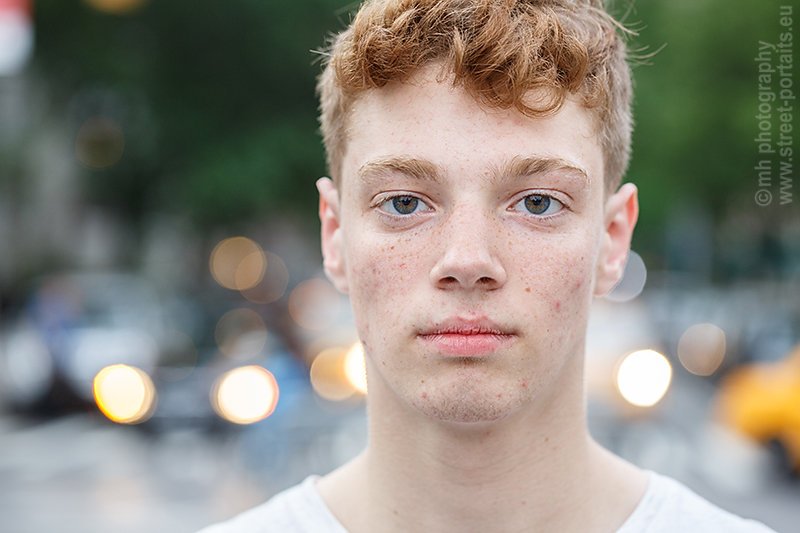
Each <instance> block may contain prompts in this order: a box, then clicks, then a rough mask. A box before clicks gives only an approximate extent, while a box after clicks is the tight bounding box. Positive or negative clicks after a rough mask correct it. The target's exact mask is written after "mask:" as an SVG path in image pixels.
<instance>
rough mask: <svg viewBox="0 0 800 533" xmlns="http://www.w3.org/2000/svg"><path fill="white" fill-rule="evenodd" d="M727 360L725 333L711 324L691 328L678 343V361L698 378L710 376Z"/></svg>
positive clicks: (696, 325)
mask: <svg viewBox="0 0 800 533" xmlns="http://www.w3.org/2000/svg"><path fill="white" fill-rule="evenodd" d="M724 358H725V332H724V331H722V329H720V328H719V327H718V326H715V325H714V324H710V323H703V324H695V325H693V326H691V327H689V328H688V329H687V330H686V331H685V332H684V333H683V335H681V338H680V340H679V341H678V359H679V360H680V362H681V364H682V365H683V367H684V368H685V369H686V370H688V371H689V372H691V373H692V374H697V375H698V376H710V375H711V374H713V373H714V372H716V371H717V369H718V368H719V366H720V365H721V364H722V360H723V359H724Z"/></svg>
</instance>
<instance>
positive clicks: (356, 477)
mask: <svg viewBox="0 0 800 533" xmlns="http://www.w3.org/2000/svg"><path fill="white" fill-rule="evenodd" d="M575 364H577V365H580V367H579V368H578V369H577V372H578V373H579V374H580V368H582V361H577V360H576V361H575ZM565 370H568V369H565ZM573 370H574V369H573ZM564 374H565V377H564V379H563V380H556V382H554V383H553V387H551V388H552V391H553V392H549V391H542V392H541V394H540V395H539V396H538V397H537V401H536V402H535V404H534V405H527V406H525V407H523V408H520V409H519V410H517V411H515V412H513V413H510V414H508V415H507V416H506V417H505V418H504V419H502V420H499V421H492V422H477V423H451V422H442V421H439V420H431V419H430V418H429V417H427V416H425V415H423V414H421V413H419V412H418V411H416V409H415V408H413V407H410V406H408V405H406V404H399V403H398V401H397V399H396V396H395V395H393V394H392V393H391V391H388V390H381V389H382V388H381V387H380V386H378V387H374V388H371V389H370V394H369V403H368V409H369V412H370V414H371V416H370V444H369V446H368V448H367V450H366V451H365V452H364V453H363V454H362V455H361V456H359V457H358V458H357V459H356V460H355V461H353V462H352V463H351V464H349V465H347V466H346V467H344V468H343V469H342V470H341V471H339V472H337V473H335V474H334V476H333V478H334V479H335V478H336V477H337V476H338V477H339V478H340V479H341V480H344V484H341V485H339V487H340V488H342V487H343V486H347V487H348V488H349V489H350V490H354V491H355V492H360V493H361V496H362V497H361V498H360V499H359V503H358V507H357V508H356V507H354V506H353V505H352V502H347V501H346V500H344V499H339V498H337V497H336V496H335V495H333V491H330V490H329V491H327V494H326V490H325V484H323V485H322V486H321V488H320V490H321V492H322V493H323V497H325V498H326V500H328V501H329V504H331V506H332V508H333V509H334V511H335V512H336V510H337V509H338V510H340V511H341V512H340V513H338V515H339V517H340V519H341V520H342V522H343V523H344V525H345V526H346V527H347V528H348V530H349V531H351V532H353V533H358V532H361V531H375V530H377V529H380V531H385V532H394V531H438V532H443V533H449V532H473V531H474V532H481V533H489V532H495V531H497V532H504V533H506V532H516V531H532V530H536V531H538V530H542V531H560V532H569V531H614V530H616V526H618V525H619V523H621V520H620V519H619V516H609V513H608V512H607V511H606V512H604V510H603V509H602V506H603V505H606V506H607V502H602V498H598V494H599V495H603V494H607V493H608V492H609V490H608V489H609V488H612V490H613V486H614V479H615V476H614V475H615V474H617V477H619V476H618V475H619V474H621V468H620V466H619V462H618V461H617V460H616V459H613V458H612V456H610V454H608V453H607V452H605V451H604V450H602V449H601V448H600V447H599V446H598V445H596V444H595V443H594V441H592V439H591V438H590V436H589V434H588V430H587V428H586V414H585V401H584V393H583V386H582V380H580V379H575V374H574V373H572V374H571V375H569V374H570V372H569V371H565V372H564ZM374 389H377V390H374ZM556 391H557V392H556ZM376 413H381V416H377V415H376ZM389 413H390V414H391V416H386V415H387V414H389ZM625 472H626V473H627V474H630V471H629V470H627V469H626V470H625ZM617 488H619V487H617ZM637 490H639V491H641V490H643V488H642V487H641V486H639V487H638V489H637ZM342 492H343V491H339V494H341V493H342ZM350 494H351V495H352V494H353V493H352V492H351V493H350ZM351 499H356V498H352V497H351ZM635 499H636V501H638V497H635ZM627 504H628V507H629V508H626V509H627V510H626V511H625V514H624V516H627V514H628V513H629V512H630V511H632V509H633V507H634V506H635V503H631V502H627ZM587 517H591V519H593V520H596V524H595V526H596V527H589V522H590V520H589V519H587ZM623 518H624V517H623ZM377 524H380V527H379V528H377V529H376V525H377ZM532 524H536V525H539V527H535V528H532V527H531V526H532Z"/></svg>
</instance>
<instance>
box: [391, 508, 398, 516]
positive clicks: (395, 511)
mask: <svg viewBox="0 0 800 533" xmlns="http://www.w3.org/2000/svg"><path fill="white" fill-rule="evenodd" d="M392 512H393V513H394V514H396V515H399V514H400V513H398V512H397V509H393V510H392Z"/></svg>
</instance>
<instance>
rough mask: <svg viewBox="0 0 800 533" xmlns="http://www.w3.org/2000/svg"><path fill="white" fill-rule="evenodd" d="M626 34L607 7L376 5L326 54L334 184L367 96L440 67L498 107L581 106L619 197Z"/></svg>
mask: <svg viewBox="0 0 800 533" xmlns="http://www.w3.org/2000/svg"><path fill="white" fill-rule="evenodd" d="M626 31H627V30H625V29H624V28H623V27H622V25H621V24H619V23H618V22H616V21H615V20H614V19H613V18H612V17H611V16H610V15H608V14H607V13H606V11H605V10H604V9H603V6H602V0H367V1H366V2H365V3H364V4H363V5H362V6H361V8H360V9H359V11H358V13H357V14H356V15H355V18H354V19H353V21H352V23H351V24H350V26H349V27H348V28H347V29H346V30H345V31H343V32H342V33H340V34H338V35H337V36H335V38H334V39H333V40H332V41H331V44H330V46H329V48H328V49H327V50H326V51H325V52H324V61H323V65H324V68H323V71H322V74H321V75H320V77H319V80H318V84H317V91H318V94H319V98H320V126H321V132H322V136H323V142H324V145H325V150H326V155H327V163H328V169H329V172H330V174H331V177H332V178H333V179H334V181H336V182H337V183H338V182H340V176H339V174H340V171H341V160H342V158H343V156H344V153H345V149H346V144H347V127H348V116H349V113H350V112H351V109H352V106H353V103H354V102H355V101H356V100H357V98H358V96H359V94H361V93H363V92H364V91H368V90H370V89H378V88H381V87H383V86H385V85H386V84H387V83H389V82H393V81H395V82H403V81H405V80H407V79H408V78H409V77H410V76H412V75H413V74H414V73H415V72H416V71H418V70H419V69H420V68H422V67H425V66H427V65H430V64H432V63H437V62H438V63H441V64H442V65H443V69H445V70H446V72H447V73H448V74H449V75H450V77H451V78H452V80H453V84H454V85H456V86H459V87H461V88H463V89H464V90H466V91H467V92H468V93H469V94H470V95H471V96H472V97H473V98H475V100H476V101H478V102H479V103H481V104H482V105H485V106H487V107H489V108H497V109H510V108H515V109H517V110H518V111H519V112H521V113H522V114H524V115H526V116H529V117H543V116H548V115H551V114H553V113H556V112H558V110H559V109H560V108H561V106H562V105H563V104H564V101H565V100H566V99H567V98H568V97H574V98H577V99H578V101H579V102H580V103H582V105H583V106H585V107H586V108H587V109H590V110H591V111H592V112H593V115H594V118H595V128H596V132H597V134H598V135H599V140H600V145H601V148H602V151H603V157H604V174H605V184H606V188H607V189H606V190H607V191H608V190H614V189H616V187H617V186H619V183H620V182H621V180H622V176H623V174H624V173H625V170H626V168H627V166H628V160H629V159H630V145H631V130H632V118H631V92H632V91H631V75H630V69H629V67H628V64H627V62H626V47H625V43H624V42H623V40H622V37H621V35H620V34H621V33H624V32H626ZM443 72H444V70H443ZM531 91H538V92H537V93H536V94H537V98H535V99H531V98H530V92H531Z"/></svg>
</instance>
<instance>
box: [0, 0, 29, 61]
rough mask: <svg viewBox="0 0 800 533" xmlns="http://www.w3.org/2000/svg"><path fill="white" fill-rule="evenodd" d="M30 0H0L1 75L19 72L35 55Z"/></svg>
mask: <svg viewBox="0 0 800 533" xmlns="http://www.w3.org/2000/svg"><path fill="white" fill-rule="evenodd" d="M33 41H34V39H33V22H32V21H31V14H30V2H29V0H16V1H13V0H12V1H9V0H5V1H3V2H0V76H13V75H15V74H18V73H19V72H20V71H22V69H23V68H24V67H25V65H26V64H27V63H28V60H29V59H30V57H31V55H33Z"/></svg>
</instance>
